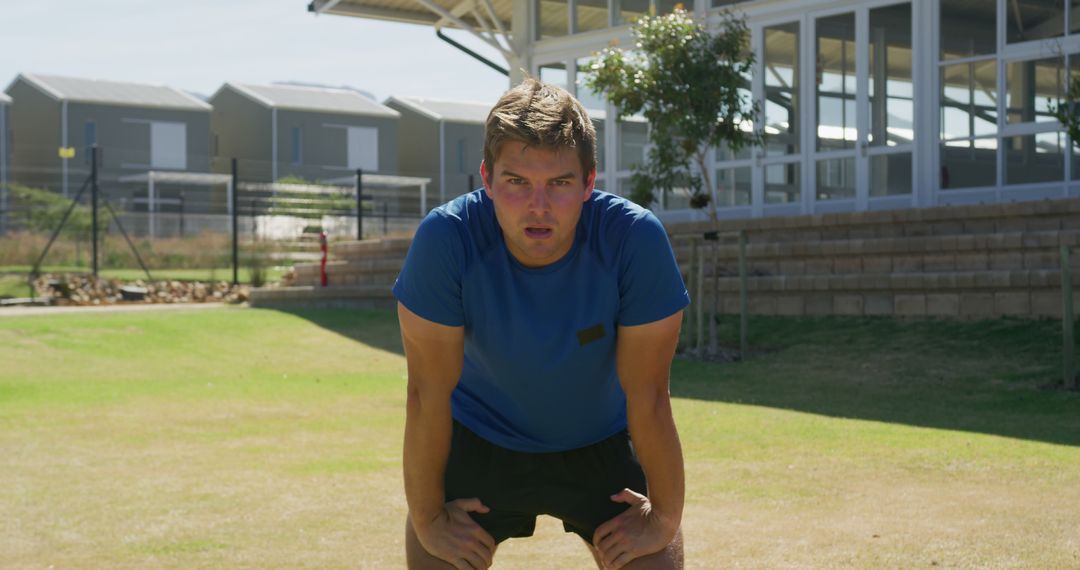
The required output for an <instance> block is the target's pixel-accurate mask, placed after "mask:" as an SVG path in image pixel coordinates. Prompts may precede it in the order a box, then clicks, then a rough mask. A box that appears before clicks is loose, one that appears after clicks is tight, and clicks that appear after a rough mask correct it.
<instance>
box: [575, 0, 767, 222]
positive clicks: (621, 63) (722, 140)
mask: <svg viewBox="0 0 1080 570" xmlns="http://www.w3.org/2000/svg"><path fill="white" fill-rule="evenodd" d="M631 32H632V33H633V35H634V38H635V40H636V41H635V49H634V50H633V51H631V50H626V49H620V48H618V47H609V48H606V49H604V50H602V51H600V52H598V53H597V54H596V57H595V58H594V59H593V61H592V64H591V71H592V74H591V75H590V76H589V78H588V79H587V80H586V86H587V87H589V88H591V89H592V90H593V91H596V92H598V93H603V94H604V95H605V96H606V97H607V99H608V100H609V101H610V102H611V103H613V104H614V105H615V106H616V107H617V108H618V111H619V116H620V117H627V116H630V115H635V114H639V113H640V114H641V115H643V116H644V117H645V119H647V120H648V121H649V124H650V126H651V131H650V134H649V138H650V143H651V145H650V147H649V153H648V158H647V160H646V163H645V164H643V165H639V166H638V167H636V168H635V172H634V179H633V190H632V191H631V195H630V197H631V199H632V200H633V201H635V202H637V203H638V204H641V205H642V206H646V207H648V206H649V205H651V204H652V203H653V202H654V201H655V199H656V196H655V195H654V194H653V192H654V190H663V191H670V190H671V189H672V188H674V187H677V186H683V185H685V186H686V187H688V188H689V189H690V191H691V192H692V197H691V205H693V206H694V207H699V208H700V207H704V206H706V205H707V204H708V203H709V200H710V197H711V187H712V182H711V179H710V176H709V169H708V168H707V165H706V159H707V156H708V151H709V149H710V148H713V147H716V148H723V147H726V148H730V149H731V150H732V151H733V152H734V151H738V150H739V149H741V148H743V147H746V146H750V145H755V144H758V142H759V139H758V136H757V135H756V134H755V133H754V131H753V129H752V128H751V127H752V125H753V124H755V122H756V119H757V117H758V114H759V107H758V105H757V103H756V102H754V101H753V98H752V96H751V94H750V85H749V77H750V74H751V71H752V69H753V65H754V54H753V52H752V51H751V49H750V31H749V29H748V28H747V26H746V22H745V21H744V20H743V19H741V18H737V17H735V16H733V15H731V14H730V13H729V14H726V15H725V16H724V19H723V21H722V23H721V25H720V26H719V29H718V30H717V31H716V32H710V31H709V30H708V29H707V27H706V26H705V24H704V23H702V22H699V21H697V20H695V19H694V18H693V17H692V16H690V15H689V14H687V12H686V11H685V10H683V9H682V8H678V9H676V10H675V12H673V13H671V14H668V15H665V16H648V17H643V18H641V19H640V20H638V22H637V23H636V24H635V25H634V26H633V28H632V30H631ZM692 165H693V166H696V173H695V169H694V168H693V167H692Z"/></svg>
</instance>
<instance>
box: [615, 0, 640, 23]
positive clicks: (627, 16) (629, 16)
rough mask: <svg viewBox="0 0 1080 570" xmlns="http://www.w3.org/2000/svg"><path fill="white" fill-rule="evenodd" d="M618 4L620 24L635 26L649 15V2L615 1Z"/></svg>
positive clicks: (635, 0)
mask: <svg viewBox="0 0 1080 570" xmlns="http://www.w3.org/2000/svg"><path fill="white" fill-rule="evenodd" d="M614 1H615V2H617V3H618V4H617V5H618V11H617V12H616V13H617V14H618V16H619V19H618V22H617V23H619V24H633V23H634V22H635V21H637V19H638V18H640V17H642V16H646V15H648V14H649V0H614Z"/></svg>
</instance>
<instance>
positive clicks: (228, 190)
mask: <svg viewBox="0 0 1080 570" xmlns="http://www.w3.org/2000/svg"><path fill="white" fill-rule="evenodd" d="M232 193H233V186H232V180H229V181H228V182H226V183H225V209H226V210H227V211H228V214H229V218H232V202H233V200H232Z"/></svg>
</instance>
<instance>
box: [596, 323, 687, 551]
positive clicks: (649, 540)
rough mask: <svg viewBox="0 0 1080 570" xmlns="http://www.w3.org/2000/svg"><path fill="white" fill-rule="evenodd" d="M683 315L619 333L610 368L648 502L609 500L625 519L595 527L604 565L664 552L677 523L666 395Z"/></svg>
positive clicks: (679, 490) (623, 496) (677, 457)
mask: <svg viewBox="0 0 1080 570" xmlns="http://www.w3.org/2000/svg"><path fill="white" fill-rule="evenodd" d="M681 323H682V311H679V312H677V313H675V314H674V315H671V316H669V317H667V318H664V319H661V320H659V321H655V322H652V323H647V324H644V325H638V326H626V327H619V330H618V336H617V340H616V348H615V362H616V367H617V370H618V373H619V381H620V382H621V384H622V388H623V391H624V392H625V393H626V413H627V420H628V423H629V427H630V438H631V439H632V441H633V442H634V449H635V451H636V452H637V455H638V459H639V461H640V462H641V467H642V469H643V470H644V471H645V478H646V480H647V481H648V485H649V488H648V497H647V498H646V497H643V496H641V495H637V494H636V493H634V492H632V491H630V490H624V491H623V492H622V493H619V494H618V495H616V497H615V498H613V500H619V501H622V502H626V503H630V504H631V505H633V506H636V507H637V508H630V509H628V510H627V511H626V512H625V513H623V514H621V515H619V516H618V517H615V518H614V519H612V520H610V521H608V522H606V523H604V524H602V525H600V527H598V528H597V530H596V536H595V537H594V540H593V542H594V544H595V545H596V547H597V548H598V549H599V550H600V553H601V556H602V557H603V559H604V561H605V563H606V564H607V565H610V566H615V567H621V566H622V565H624V564H626V563H627V562H629V561H630V560H633V559H634V558H638V557H641V556H644V555H647V554H652V553H653V552H658V551H660V550H662V549H663V548H665V547H666V546H667V545H668V544H669V543H670V542H671V541H672V539H674V537H675V534H676V532H678V530H679V525H680V523H681V521H682V511H683V500H684V492H685V481H684V476H683V457H682V447H681V445H680V444H679V434H678V432H677V431H676V429H675V419H674V417H673V416H672V413H671V397H670V394H669V393H668V383H669V377H670V369H671V360H672V358H674V356H675V348H676V345H677V343H678V340H679V327H680V325H681Z"/></svg>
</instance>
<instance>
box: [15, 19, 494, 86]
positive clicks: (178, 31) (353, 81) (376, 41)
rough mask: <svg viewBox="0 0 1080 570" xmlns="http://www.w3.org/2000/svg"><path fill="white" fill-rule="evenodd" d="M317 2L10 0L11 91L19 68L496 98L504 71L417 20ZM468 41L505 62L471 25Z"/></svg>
mask: <svg viewBox="0 0 1080 570" xmlns="http://www.w3.org/2000/svg"><path fill="white" fill-rule="evenodd" d="M307 4H308V0H179V1H178V0H170V1H165V0H32V1H31V0H0V89H6V88H7V86H8V85H10V83H11V81H12V80H13V79H15V76H16V75H18V74H19V73H41V74H52V75H67V76H72V77H83V78H91V79H109V80H115V81H136V82H142V83H156V84H165V85H170V86H173V87H177V88H180V89H184V90H187V91H192V92H195V93H198V94H201V95H204V96H209V95H212V94H213V93H214V91H216V90H217V89H218V87H220V86H221V84H222V83H224V82H226V81H232V82H238V83H255V84H269V83H272V82H277V81H299V82H305V83H318V84H325V85H333V86H340V85H347V86H351V87H355V88H357V89H361V90H364V91H367V92H368V93H371V94H373V95H375V97H376V98H377V99H378V100H379V101H384V100H385V99H386V98H387V97H389V96H391V95H397V96H415V97H430V98H436V99H448V100H459V101H478V102H487V103H491V104H494V102H495V100H496V99H498V97H499V95H501V94H502V92H503V91H505V90H506V89H507V87H508V83H507V79H506V77H505V76H503V75H501V74H499V73H498V72H496V71H494V70H492V69H490V68H489V67H487V66H485V65H484V64H482V63H480V62H479V61H476V60H474V59H473V58H471V57H470V56H468V55H466V54H464V53H462V52H460V51H458V50H457V49H456V48H454V47H453V46H450V45H449V44H447V43H445V42H443V41H442V40H440V39H438V38H437V37H435V30H434V28H432V27H430V26H417V25H411V24H399V23H394V22H383V21H376V20H367V19H362V18H349V17H342V16H330V15H319V16H316V15H315V14H312V13H309V12H308V11H307ZM448 35H451V36H452V37H454V38H455V39H457V40H458V41H461V42H462V43H465V44H466V45H468V46H469V47H470V48H472V49H474V50H475V51H479V52H481V53H482V54H484V55H485V56H486V57H488V58H489V59H491V60H492V61H495V62H496V63H498V64H499V65H501V66H504V67H505V65H506V64H505V61H504V60H503V59H502V58H501V56H500V55H498V54H497V53H496V52H495V51H494V50H493V49H491V48H489V47H488V46H486V45H483V44H481V43H480V41H479V40H477V39H476V38H474V37H472V36H470V35H468V34H465V33H463V32H460V31H457V32H448Z"/></svg>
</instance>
